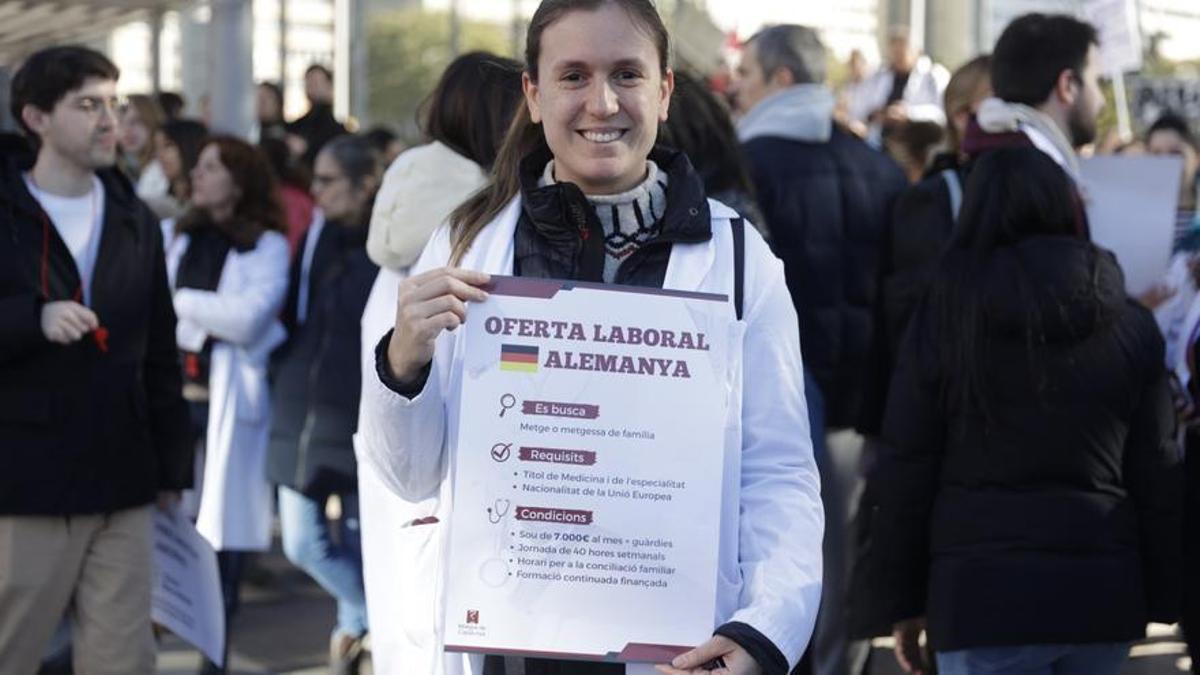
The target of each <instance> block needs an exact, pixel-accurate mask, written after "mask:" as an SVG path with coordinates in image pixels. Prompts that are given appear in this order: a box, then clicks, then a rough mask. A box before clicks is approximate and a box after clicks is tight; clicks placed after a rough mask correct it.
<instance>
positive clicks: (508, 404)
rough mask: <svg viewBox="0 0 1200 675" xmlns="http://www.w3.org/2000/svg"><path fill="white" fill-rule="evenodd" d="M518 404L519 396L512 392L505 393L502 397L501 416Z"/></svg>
mask: <svg viewBox="0 0 1200 675" xmlns="http://www.w3.org/2000/svg"><path fill="white" fill-rule="evenodd" d="M516 405H517V397H516V396H513V395H512V394H505V395H503V396H501V397H500V416H501V417H504V413H506V412H508V411H509V410H510V409H511V408H512V407H514V406H516Z"/></svg>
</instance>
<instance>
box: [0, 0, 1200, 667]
mask: <svg viewBox="0 0 1200 675" xmlns="http://www.w3.org/2000/svg"><path fill="white" fill-rule="evenodd" d="M669 42H670V36H669V34H668V30H667V28H666V26H665V25H664V24H663V22H662V20H661V19H660V17H659V15H658V13H657V11H656V10H655V8H654V6H653V4H652V3H651V2H649V1H648V0H543V1H542V2H541V4H540V5H539V7H538V9H537V11H536V13H535V14H534V16H533V18H532V19H531V21H530V23H529V29H528V35H527V40H526V46H525V52H524V55H523V61H516V60H512V59H508V58H504V57H500V56H496V55H492V54H487V53H483V52H473V53H469V54H466V55H463V56H460V57H458V58H457V59H456V60H455V61H454V62H453V63H451V64H450V66H449V67H448V68H447V69H446V70H445V72H444V73H443V74H442V76H441V78H440V80H439V82H438V83H437V86H436V88H435V90H434V91H433V92H431V93H430V95H429V98H428V100H427V101H426V104H425V105H424V106H423V108H422V114H421V120H420V124H421V132H422V135H423V138H422V142H421V144H419V145H417V146H415V147H412V148H411V149H408V148H405V147H404V143H403V142H402V141H401V140H400V139H399V138H398V137H397V136H396V135H395V134H394V133H392V132H390V131H388V130H386V129H384V128H376V129H373V130H370V131H368V132H365V133H357V134H352V133H349V132H348V131H347V129H346V127H345V126H343V125H342V124H341V123H340V122H339V121H338V120H337V119H336V118H335V116H334V113H333V108H332V105H331V99H332V84H333V82H332V75H331V73H330V71H329V70H328V69H326V68H324V67H322V66H320V65H314V66H313V67H311V68H309V70H308V71H307V73H306V75H305V93H306V96H307V98H308V99H309V102H310V110H309V111H308V112H307V113H306V114H305V115H304V116H302V117H300V118H298V119H297V120H295V121H292V122H285V120H284V114H283V110H284V105H283V104H284V98H283V92H282V90H281V89H280V87H279V86H278V85H276V84H273V83H262V84H260V85H258V87H257V91H256V103H257V110H258V115H257V123H256V125H255V128H254V130H253V132H252V134H251V135H250V136H249V138H239V137H235V136H230V135H225V134H221V133H216V132H213V131H212V130H210V129H209V128H208V125H207V124H206V123H205V121H204V120H203V118H202V117H201V118H199V119H193V118H189V117H185V116H184V113H183V110H184V108H185V107H186V106H185V102H184V101H183V100H182V98H181V97H179V96H177V95H171V94H164V95H160V96H158V97H150V96H131V97H128V99H127V100H126V101H120V100H119V99H118V97H117V95H116V92H117V80H118V78H119V72H118V70H117V68H116V67H115V66H114V65H113V64H112V63H111V62H110V61H109V60H108V59H107V58H106V57H104V56H103V55H101V54H99V53H97V52H95V51H92V50H90V49H87V48H83V47H76V46H60V47H53V48H49V49H45V50H43V51H40V52H37V53H35V54H33V55H31V56H30V57H28V58H27V59H26V60H25V62H24V63H23V64H22V65H21V67H20V68H19V69H18V70H17V72H16V75H15V77H14V78H13V81H12V96H11V101H12V112H13V116H14V118H15V119H16V120H18V122H19V125H20V127H21V129H20V132H21V133H20V134H6V135H4V136H3V137H0V149H2V157H3V162H2V165H0V439H2V442H0V446H2V447H0V674H2V675H9V674H10V673H11V674H13V675H30V674H31V673H36V672H39V668H42V669H43V670H42V672H46V673H49V672H71V671H72V669H73V672H75V673H80V674H83V673H114V674H121V675H128V674H130V673H151V672H153V671H154V663H155V651H156V647H155V637H154V632H153V631H152V629H151V628H152V627H151V620H150V593H151V589H150V583H151V579H152V578H153V573H152V570H151V551H150V548H151V541H152V530H151V519H152V517H153V516H154V511H155V509H158V510H161V511H163V512H165V513H169V514H173V515H174V516H175V517H180V518H190V519H191V520H192V521H194V522H195V525H196V528H197V529H198V531H199V532H200V534H201V535H202V536H203V537H204V538H205V539H206V540H207V541H208V542H210V543H211V544H212V546H213V548H214V549H215V550H216V551H217V554H218V563H219V565H218V566H219V570H220V578H221V587H222V595H223V601H224V607H225V612H226V619H227V621H226V626H227V631H229V632H232V633H236V632H237V630H238V622H237V616H238V606H239V595H240V593H239V590H240V586H241V584H242V579H243V578H244V577H245V576H246V571H247V568H248V567H249V566H252V565H253V564H254V562H253V554H254V553H255V552H262V551H265V550H267V549H269V548H270V546H271V544H272V536H273V524H274V523H275V522H276V521H275V518H276V517H277V522H278V531H279V534H280V538H281V541H282V548H283V551H284V553H285V555H286V557H287V558H288V559H289V560H290V561H291V562H292V563H294V564H295V565H296V566H297V567H299V568H300V569H302V570H303V571H304V572H306V573H307V574H308V575H309V576H311V577H312V578H313V579H314V580H315V581H316V582H317V583H318V584H319V585H320V586H321V587H322V588H324V589H325V590H326V591H327V592H328V593H329V594H330V595H331V596H333V597H334V598H335V599H336V601H337V618H336V625H335V626H334V627H333V629H332V636H331V644H330V656H329V658H330V661H329V664H330V669H331V672H333V673H355V672H358V670H359V668H360V665H361V664H362V663H363V661H364V659H365V658H367V655H368V654H369V658H370V659H371V662H372V665H373V668H374V672H377V673H388V674H391V673H414V674H422V675H424V674H431V675H432V674H436V675H443V674H445V675H455V674H459V673H473V674H480V673H482V674H483V675H512V674H513V673H525V674H528V675H559V674H568V673H570V674H582V675H590V674H608V673H622V672H625V670H624V666H622V665H619V664H611V663H585V662H579V661H557V660H553V659H548V658H522V657H515V656H512V655H500V654H497V655H486V656H485V655H477V654H471V655H468V654H457V653H447V652H444V651H443V649H442V645H443V633H442V626H441V623H442V622H441V616H442V596H441V594H442V584H440V583H438V579H439V578H440V575H441V569H442V565H443V564H444V554H445V547H446V541H447V539H446V538H447V523H448V522H449V517H448V516H449V509H450V504H451V503H452V499H453V488H452V485H451V483H450V481H449V480H448V477H447V471H446V466H447V462H448V461H449V460H448V458H449V456H450V455H451V453H452V452H453V451H454V450H453V448H452V447H451V445H450V437H449V435H448V434H447V433H446V429H447V426H448V424H449V422H448V420H453V419H458V418H459V417H460V415H461V413H462V411H460V410H459V409H458V405H459V403H458V400H457V398H456V397H454V396H452V395H451V392H452V387H453V384H452V383H453V381H454V378H455V375H456V373H459V372H460V371H461V369H462V367H463V363H462V355H461V354H460V353H459V351H456V349H455V344H456V340H457V339H458V331H455V329H456V328H458V327H459V326H460V325H461V324H462V323H463V322H464V321H465V320H466V316H467V314H468V313H469V312H470V309H469V307H470V304H471V303H473V302H477V301H480V300H482V299H484V298H485V297H486V293H485V291H484V288H485V287H486V285H487V283H488V281H489V278H490V275H494V274H503V275H515V276H524V277H543V278H555V279H567V280H578V281H588V282H595V283H605V284H625V285H632V286H643V287H670V288H679V289H680V290H689V291H702V292H706V293H719V294H724V295H728V296H729V297H730V298H731V300H732V302H733V303H734V304H735V306H734V307H733V311H734V312H735V313H736V319H737V320H738V321H740V322H741V323H743V324H744V338H743V340H742V341H741V343H740V344H735V345H734V347H733V348H735V349H740V350H741V354H742V356H741V364H742V365H741V366H740V368H741V371H742V377H741V378H739V379H738V380H737V381H738V382H740V383H741V385H740V390H739V391H738V392H737V394H738V397H739V399H740V401H741V414H740V421H739V423H738V426H739V428H740V429H741V433H740V438H739V439H738V441H737V442H736V443H734V444H732V446H731V447H726V448H725V450H724V453H725V455H724V456H725V466H726V467H727V469H732V470H727V471H726V476H725V480H726V485H725V488H726V489H724V490H723V492H722V497H721V499H722V502H721V517H722V521H723V522H726V523H732V525H730V526H728V527H724V528H722V537H721V540H720V541H713V542H712V546H713V547H714V549H715V550H717V551H718V552H719V556H718V558H719V563H718V564H719V568H720V577H719V583H718V587H717V589H718V590H717V592H718V597H717V603H716V607H717V615H716V616H714V617H713V636H712V638H711V639H709V640H708V641H706V642H704V643H703V644H700V645H696V646H695V648H694V649H692V650H691V651H688V652H686V653H683V654H681V655H679V656H678V657H676V658H675V659H674V661H672V662H671V663H670V664H661V665H660V666H659V671H660V672H663V673H666V674H668V675H681V674H684V673H702V672H717V673H722V674H725V673H730V674H737V675H743V674H747V675H748V674H752V673H763V674H767V675H785V674H787V673H793V672H796V673H813V674H818V675H861V674H862V673H865V672H866V670H867V668H868V665H869V664H868V662H869V659H870V639H871V638H875V637H880V636H891V637H893V638H894V641H895V645H896V647H895V654H896V658H897V660H898V662H899V664H900V666H901V667H902V668H903V669H904V670H905V671H906V672H908V673H932V672H943V673H947V674H949V675H958V674H964V675H966V674H969V675H991V674H995V675H1005V674H1009V673H1012V674H1016V673H1022V674H1024V673H1063V674H1068V675H1074V674H1080V675H1083V674H1088V675H1091V674H1097V673H1098V674H1103V673H1113V674H1115V673H1117V672H1118V670H1119V669H1120V668H1121V664H1122V663H1123V662H1124V661H1125V659H1126V658H1127V656H1128V652H1129V647H1130V645H1131V644H1132V643H1133V642H1135V641H1137V640H1139V639H1141V638H1142V637H1144V635H1145V630H1146V625H1147V623H1148V622H1162V623H1168V624H1170V623H1176V622H1181V623H1182V627H1183V630H1184V633H1185V636H1186V637H1187V638H1188V639H1189V640H1193V643H1192V647H1193V649H1197V650H1200V573H1198V572H1197V570H1200V566H1197V564H1196V559H1195V555H1196V554H1197V553H1200V551H1197V550H1195V546H1196V545H1197V542H1200V538H1198V537H1196V536H1195V535H1196V523H1197V521H1196V520H1194V518H1196V517H1200V512H1197V510H1196V507H1197V506H1200V484H1198V483H1197V480H1200V475H1197V470H1196V469H1195V466H1196V464H1197V462H1196V460H1195V455H1196V451H1195V450H1193V446H1195V445H1196V444H1197V442H1198V441H1197V438H1198V437H1197V436H1196V434H1195V432H1194V429H1195V428H1196V420H1197V416H1196V412H1195V411H1196V410H1197V409H1198V408H1200V406H1197V405H1196V398H1197V396H1198V395H1200V387H1198V386H1197V385H1196V384H1195V380H1194V379H1193V377H1192V376H1193V375H1194V373H1193V370H1194V367H1195V366H1194V364H1195V362H1196V357H1195V353H1196V350H1197V346H1198V344H1197V338H1198V337H1200V294H1198V293H1197V287H1198V285H1200V283H1198V280H1200V264H1198V263H1197V260H1196V258H1195V257H1194V256H1195V255H1196V254H1195V253H1194V251H1195V249H1196V248H1197V247H1196V245H1195V240H1196V239H1197V236H1196V231H1197V226H1198V225H1200V222H1195V223H1193V222H1192V217H1193V216H1192V214H1191V211H1192V210H1194V209H1195V205H1196V199H1197V166H1198V163H1200V160H1198V159H1197V157H1198V146H1197V142H1196V139H1195V137H1194V135H1193V131H1192V129H1193V124H1194V123H1195V122H1196V120H1187V119H1184V118H1182V117H1180V116H1178V115H1176V114H1174V113H1168V114H1165V115H1164V116H1163V117H1162V118H1161V119H1159V120H1158V121H1156V122H1155V123H1154V124H1153V125H1151V126H1149V127H1148V129H1147V131H1146V133H1145V136H1144V138H1143V139H1140V140H1139V141H1138V142H1136V143H1130V144H1126V145H1125V146H1123V147H1122V148H1121V152H1124V153H1130V154H1132V153H1137V152H1147V153H1152V154H1161V155H1173V156H1179V157H1182V158H1183V165H1184V176H1183V178H1182V186H1183V187H1182V189H1181V191H1180V196H1179V209H1180V211H1181V212H1182V213H1186V214H1187V215H1186V216H1181V218H1180V221H1181V222H1182V223H1185V225H1186V227H1184V228H1183V229H1182V230H1181V236H1180V237H1179V243H1178V248H1179V253H1178V255H1177V256H1176V260H1175V263H1174V265H1173V266H1172V268H1171V269H1170V270H1169V271H1164V281H1163V283H1162V284H1160V285H1159V286H1156V287H1155V288H1153V289H1151V291H1149V292H1147V293H1145V294H1143V295H1141V296H1140V297H1137V298H1131V297H1130V296H1129V294H1128V292H1127V290H1126V285H1125V281H1124V276H1123V272H1122V270H1121V267H1120V266H1119V264H1118V263H1117V261H1116V258H1115V257H1114V256H1113V254H1112V253H1111V252H1109V251H1106V250H1104V249H1103V248H1101V247H1099V246H1097V245H1096V244H1095V243H1093V242H1092V240H1091V230H1090V227H1089V219H1088V208H1087V207H1088V188H1087V184H1086V182H1085V180H1084V178H1083V175H1082V172H1081V157H1082V156H1084V155H1086V154H1088V153H1091V152H1095V151H1097V150H1096V147H1097V131H1098V130H1097V119H1098V116H1099V114H1100V111H1101V107H1102V105H1103V103H1104V98H1103V94H1102V92H1101V89H1100V82H1099V72H1098V68H1099V53H1098V46H1099V38H1098V35H1097V33H1096V30H1095V29H1094V28H1093V27H1092V26H1090V25H1089V24H1087V23H1085V22H1083V21H1080V20H1078V19H1076V18H1073V17H1070V16H1065V15H1047V14H1028V15H1025V16H1022V17H1019V18H1017V19H1015V20H1014V21H1013V22H1012V23H1011V24H1010V25H1009V26H1008V27H1007V28H1006V29H1005V30H1004V31H1003V33H1002V35H1001V36H1000V38H999V40H998V42H997V43H996V45H995V47H994V50H993V51H992V53H991V54H986V55H980V56H977V57H975V58H973V59H971V60H969V61H968V62H967V63H965V64H964V65H962V66H961V67H959V68H958V69H956V70H955V71H954V72H953V73H949V72H947V71H946V70H945V69H944V68H942V67H941V66H939V65H937V64H935V63H933V62H932V61H931V60H930V59H929V58H928V57H927V56H925V55H922V54H920V53H919V51H918V50H917V49H915V47H914V45H913V42H912V40H911V38H910V35H909V33H908V32H907V31H905V30H903V29H896V30H893V31H891V32H890V33H889V34H888V37H887V40H886V45H885V49H884V53H885V55H886V63H885V65H884V66H883V67H881V68H880V69H879V70H877V71H876V72H874V73H872V72H869V70H868V68H867V66H866V62H865V59H864V58H863V55H862V54H861V53H855V54H853V55H852V56H851V62H850V69H849V70H850V76H849V79H848V81H847V82H846V83H844V84H843V85H842V86H841V87H840V88H838V89H837V90H835V89H834V88H833V87H832V86H831V85H830V83H829V82H828V80H829V75H828V70H829V68H828V63H827V59H828V56H827V49H826V46H825V44H824V43H823V42H822V40H821V36H820V34H819V33H818V32H817V31H815V30H813V29H811V28H808V27H805V26H799V25H776V26H770V27H767V28H764V29H763V30H761V31H760V32H758V33H756V34H755V35H754V36H752V37H751V38H750V39H749V40H747V41H746V43H745V44H744V46H743V50H742V53H741V60H740V63H739V65H738V68H737V71H736V74H735V76H734V78H733V80H732V82H731V84H730V86H729V88H728V90H726V91H720V92H718V91H714V90H713V89H711V88H710V87H709V83H708V81H707V80H706V79H705V78H704V77H703V75H702V74H694V73H687V72H683V71H674V70H672V68H671V64H670V58H669V54H670V49H669ZM1129 226H1130V227H1131V228H1132V227H1138V226H1139V225H1138V224H1137V223H1130V224H1129ZM739 242H740V243H739ZM734 251H741V252H742V255H743V258H742V259H740V260H736V262H735V260H734V255H733V252H734ZM698 252H700V253H705V252H706V253H707V255H704V254H700V255H698ZM733 279H738V281H736V282H735V283H736V284H737V288H729V287H727V285H728V283H729V280H733ZM668 404H669V403H668ZM1189 454H1190V455H1191V457H1188V455H1189ZM1185 459H1187V460H1188V461H1186V462H1185ZM1185 466H1186V470H1185ZM1185 483H1187V485H1185ZM1185 487H1191V488H1192V489H1190V490H1186V489H1185ZM64 625H66V626H68V627H69V634H70V640H69V644H70V653H69V655H68V656H66V658H65V661H64V659H63V656H62V654H56V653H55V650H54V649H52V648H50V646H49V645H50V642H51V637H52V636H53V635H54V634H55V631H56V630H60V629H61V627H62V626H64ZM227 642H228V641H227ZM227 649H228V644H227ZM1195 653H1197V654H1200V651H1197V652H1195ZM1194 663H1195V665H1194V666H1193V668H1194V672H1200V659H1197V660H1196V661H1195V662H1194ZM52 668H61V669H62V670H59V671H54V670H52ZM225 668H226V666H222V665H218V664H217V663H214V662H211V661H208V660H207V659H206V660H205V662H204V664H203V666H202V672H206V673H218V672H223V671H224V669H225Z"/></svg>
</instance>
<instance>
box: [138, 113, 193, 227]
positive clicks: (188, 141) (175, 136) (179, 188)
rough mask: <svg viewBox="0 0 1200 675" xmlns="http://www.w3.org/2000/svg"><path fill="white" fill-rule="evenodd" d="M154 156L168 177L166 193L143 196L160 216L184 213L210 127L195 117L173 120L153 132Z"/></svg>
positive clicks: (175, 215) (169, 216) (176, 215)
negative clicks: (160, 195) (193, 170)
mask: <svg viewBox="0 0 1200 675" xmlns="http://www.w3.org/2000/svg"><path fill="white" fill-rule="evenodd" d="M154 138H155V141H154V146H155V158H156V159H157V161H158V164H159V166H161V167H162V171H163V177H164V178H166V180H167V185H168V188H167V193H166V194H165V195H163V196H162V197H159V198H157V199H143V201H145V202H146V205H147V206H149V207H150V208H151V209H152V210H153V211H154V213H155V214H156V215H158V217H159V218H175V217H178V216H179V215H181V214H182V213H183V211H184V209H185V208H186V207H187V204H188V202H189V201H191V196H192V178H191V174H192V169H194V168H196V162H198V161H199V160H200V150H201V149H203V148H204V145H205V143H207V142H208V128H207V127H205V126H204V125H203V124H202V123H200V122H196V121H194V120H182V119H181V120H172V121H170V122H167V123H166V124H164V125H163V126H162V128H161V129H159V130H158V132H157V133H156V134H155V135H154Z"/></svg>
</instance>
